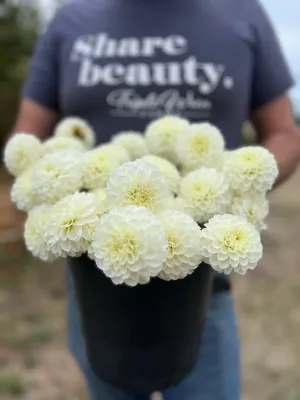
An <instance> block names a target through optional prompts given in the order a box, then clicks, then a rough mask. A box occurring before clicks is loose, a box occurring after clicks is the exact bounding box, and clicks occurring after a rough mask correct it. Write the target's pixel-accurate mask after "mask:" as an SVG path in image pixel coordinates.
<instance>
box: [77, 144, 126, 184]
mask: <svg viewBox="0 0 300 400" xmlns="http://www.w3.org/2000/svg"><path fill="white" fill-rule="evenodd" d="M82 165H83V181H84V184H83V185H84V188H85V189H88V190H92V189H97V188H99V187H105V185H106V182H107V180H108V178H109V177H110V175H111V174H112V173H113V171H115V169H116V168H117V167H118V166H119V165H120V161H119V159H118V158H116V157H114V156H112V155H111V153H110V151H109V152H106V151H105V150H103V149H99V148H96V149H94V150H91V151H88V152H86V153H84V156H83V164H82Z"/></svg>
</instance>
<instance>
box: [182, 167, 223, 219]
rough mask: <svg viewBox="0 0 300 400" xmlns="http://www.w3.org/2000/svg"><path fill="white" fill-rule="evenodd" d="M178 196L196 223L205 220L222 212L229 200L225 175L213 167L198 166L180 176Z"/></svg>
mask: <svg viewBox="0 0 300 400" xmlns="http://www.w3.org/2000/svg"><path fill="white" fill-rule="evenodd" d="M179 196H180V197H181V198H183V199H184V200H185V202H186V205H187V210H188V214H190V215H191V216H192V217H193V218H194V220H195V221H196V222H198V223H204V222H207V221H208V220H209V219H210V218H211V217H213V216H214V215H215V214H224V213H225V212H227V210H228V205H229V202H230V193H229V188H228V185H227V183H226V180H225V177H224V175H223V173H222V172H218V171H216V170H215V169H213V168H200V169H198V170H196V171H193V172H190V173H189V174H187V175H186V176H185V177H184V178H182V180H181V184H180V192H179Z"/></svg>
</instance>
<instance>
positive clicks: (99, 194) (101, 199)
mask: <svg viewBox="0 0 300 400" xmlns="http://www.w3.org/2000/svg"><path fill="white" fill-rule="evenodd" d="M91 193H93V194H94V195H95V198H96V201H97V205H98V207H97V214H98V217H99V218H101V217H102V216H103V215H104V214H106V213H108V211H109V210H108V208H107V207H106V205H105V198H106V190H105V188H102V187H101V188H97V189H94V190H92V191H91Z"/></svg>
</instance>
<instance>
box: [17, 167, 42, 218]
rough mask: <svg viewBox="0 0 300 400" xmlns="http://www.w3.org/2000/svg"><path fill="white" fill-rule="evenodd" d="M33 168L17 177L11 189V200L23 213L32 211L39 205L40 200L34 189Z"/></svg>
mask: <svg viewBox="0 0 300 400" xmlns="http://www.w3.org/2000/svg"><path fill="white" fill-rule="evenodd" d="M32 172H33V169H32V168H28V169H27V170H26V171H25V172H23V173H22V174H21V175H19V176H18V177H17V179H16V180H15V182H14V184H13V185H12V189H11V200H12V202H13V203H15V204H16V206H17V208H18V209H19V210H21V211H26V212H28V211H30V210H31V209H32V208H33V207H35V206H36V205H38V204H39V199H38V196H37V195H36V193H35V192H34V191H33V188H32V181H31V178H32Z"/></svg>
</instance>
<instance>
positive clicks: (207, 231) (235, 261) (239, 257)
mask: <svg viewBox="0 0 300 400" xmlns="http://www.w3.org/2000/svg"><path fill="white" fill-rule="evenodd" d="M200 241H201V247H202V252H203V256H204V257H205V260H206V261H207V262H208V263H209V264H210V265H211V266H212V268H213V269H215V270H216V271H218V272H223V273H225V274H230V273H231V272H237V273H238V274H241V275H244V274H245V273H246V272H247V270H248V269H254V268H255V267H256V265H257V263H258V261H259V260H260V259H261V258H262V254H263V247H262V244H261V239H260V234H259V232H258V231H257V230H256V229H255V227H254V226H253V225H252V224H250V223H249V222H248V221H247V220H246V219H245V218H243V217H240V216H237V215H231V214H224V215H215V216H214V217H213V218H212V219H211V220H210V221H209V222H208V223H207V224H205V228H204V229H202V231H201V240H200Z"/></svg>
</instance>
